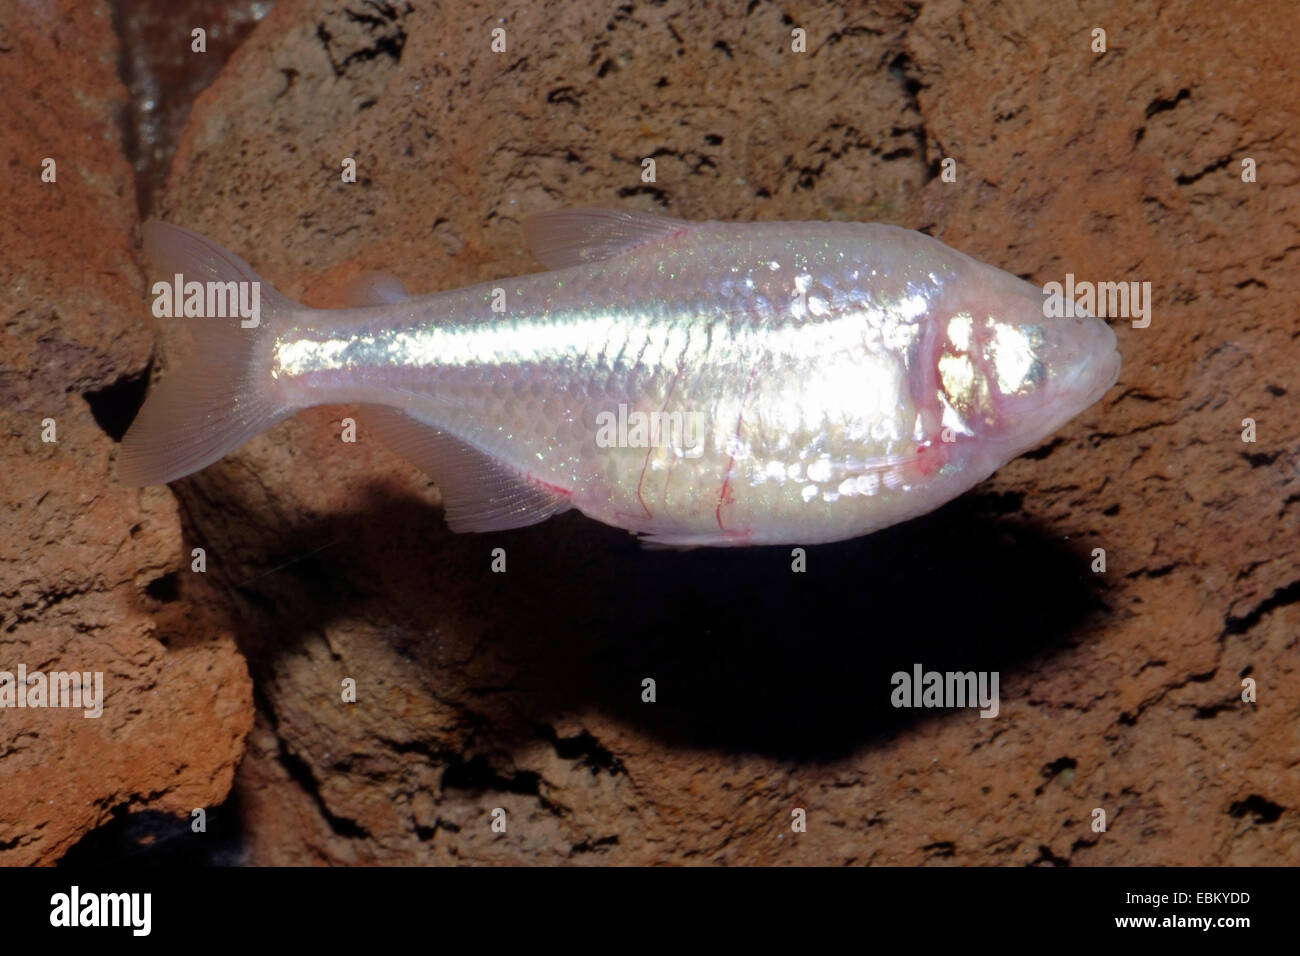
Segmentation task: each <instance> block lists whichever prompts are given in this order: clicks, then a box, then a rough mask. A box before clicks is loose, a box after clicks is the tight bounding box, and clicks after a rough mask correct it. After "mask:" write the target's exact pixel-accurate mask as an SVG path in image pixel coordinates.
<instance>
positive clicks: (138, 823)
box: [57, 791, 243, 867]
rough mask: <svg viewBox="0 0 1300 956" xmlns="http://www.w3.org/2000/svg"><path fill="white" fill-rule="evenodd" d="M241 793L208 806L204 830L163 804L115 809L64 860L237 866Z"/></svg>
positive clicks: (87, 863)
mask: <svg viewBox="0 0 1300 956" xmlns="http://www.w3.org/2000/svg"><path fill="white" fill-rule="evenodd" d="M237 804H238V797H237V796H236V795H235V792H234V791H232V792H231V795H230V797H229V798H228V799H227V800H226V802H225V803H223V804H221V805H220V806H218V807H213V808H210V809H208V810H207V820H206V826H207V830H206V832H204V833H195V832H194V831H193V830H192V829H191V819H190V818H189V817H174V816H171V815H170V814H166V813H160V812H159V811H157V810H143V811H138V812H131V811H130V810H129V808H127V807H125V806H121V807H117V808H115V809H114V810H113V817H112V819H111V820H109V822H108V823H105V824H103V825H102V826H100V827H98V828H96V829H94V830H91V831H90V832H89V833H87V834H86V835H85V836H83V837H82V838H81V839H80V840H78V841H77V842H76V844H75V845H73V847H72V848H71V849H70V850H68V852H67V853H65V854H64V855H63V857H62V858H61V859H60V860H59V862H58V864H57V865H58V866H69V867H96V866H104V865H107V864H111V865H113V866H142V867H152V866H176V865H187V866H236V865H238V864H239V863H240V862H241V857H242V855H243V851H242V848H241V842H240V821H239V809H238V805H237Z"/></svg>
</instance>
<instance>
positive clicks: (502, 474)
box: [364, 405, 570, 532]
mask: <svg viewBox="0 0 1300 956" xmlns="http://www.w3.org/2000/svg"><path fill="white" fill-rule="evenodd" d="M364 414H365V422H364V425H365V426H368V427H369V429H370V430H371V431H373V432H374V434H375V437H377V438H378V439H379V440H380V441H382V442H383V443H384V444H386V445H388V446H389V447H390V448H392V449H393V451H395V452H397V453H398V454H399V455H401V456H402V457H403V458H405V459H406V460H407V461H409V462H410V463H411V464H413V465H415V466H416V467H417V468H419V469H421V470H422V471H424V472H425V473H426V474H428V475H429V477H431V478H432V479H433V480H434V481H435V482H437V484H438V490H439V491H441V492H442V504H443V508H444V509H445V512H446V518H447V525H448V527H450V528H451V530H452V531H457V532H463V531H504V530H505V529H507V528H522V527H524V526H526V525H530V524H537V523H538V522H539V521H545V520H546V519H547V518H549V517H551V516H552V515H557V514H559V513H560V512H562V511H568V510H569V507H570V505H569V496H568V495H567V494H565V493H563V492H562V491H557V490H552V489H549V488H545V487H543V486H541V485H537V484H534V483H532V482H530V481H528V480H527V479H525V478H520V477H519V476H518V475H516V474H515V473H514V472H512V471H511V470H510V469H509V468H507V467H506V466H505V465H503V464H501V463H500V462H499V461H497V460H496V459H495V458H493V457H492V456H491V455H488V454H486V453H485V452H482V451H479V450H478V449H477V448H475V447H474V446H473V445H470V444H468V443H466V442H464V441H461V440H460V439H459V438H456V437H455V436H453V435H449V434H447V433H446V432H444V431H440V430H439V429H437V428H434V427H433V426H431V425H426V424H424V423H423V422H421V421H419V420H418V419H415V418H412V417H411V416H410V415H407V414H406V413H405V412H401V411H398V410H397V409H395V408H390V407H388V406H386V405H369V406H367V407H366V409H365V413H364Z"/></svg>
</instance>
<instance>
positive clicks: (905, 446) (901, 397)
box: [274, 223, 1113, 545]
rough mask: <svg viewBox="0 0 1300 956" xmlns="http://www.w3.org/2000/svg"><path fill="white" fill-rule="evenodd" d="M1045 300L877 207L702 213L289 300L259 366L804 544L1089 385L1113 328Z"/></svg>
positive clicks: (1024, 433) (704, 539)
mask: <svg viewBox="0 0 1300 956" xmlns="http://www.w3.org/2000/svg"><path fill="white" fill-rule="evenodd" d="M496 289H501V290H504V293H505V297H504V301H505V307H506V311H505V312H504V314H499V313H496V312H494V311H492V308H491V305H492V302H493V299H494V294H495V293H494V290H496ZM1041 303H1042V297H1041V294H1040V293H1039V291H1038V290H1037V289H1035V288H1034V287H1033V286H1030V285H1028V284H1027V283H1024V282H1022V281H1021V280H1019V279H1016V278H1014V277H1012V276H1009V275H1007V274H1006V273H1002V272H1000V271H999V270H996V269H993V268H992V267H989V266H985V265H982V264H980V263H978V262H976V261H975V260H972V259H970V258H968V257H966V256H964V255H962V254H961V253H959V252H956V251H955V250H952V249H949V248H948V247H946V246H944V245H943V244H941V243H939V242H937V241H936V240H933V239H931V238H929V237H927V236H924V235H921V234H919V233H914V232H909V231H907V230H903V229H898V228H895V227H890V226H881V225H874V224H835V223H773V224H763V223H755V224H723V223H699V224H692V228H690V229H689V230H688V231H684V232H683V233H682V235H680V236H679V237H676V238H673V239H670V240H666V241H664V242H659V243H656V244H652V245H647V246H646V247H644V248H641V249H636V250H633V251H631V252H628V253H626V254H624V255H622V256H619V257H617V258H614V259H610V260H608V261H602V262H594V263H589V264H582V265H576V266H572V267H569V268H564V269H557V270H554V271H551V272H544V273H538V274H535V275H527V276H522V277H517V278H512V279H507V280H500V281H497V282H491V283H485V284H482V285H478V286H473V287H469V288H466V289H461V290H456V291H453V292H446V293H439V294H436V295H432V296H427V297H423V298H419V299H411V300H407V301H404V302H401V303H398V304H396V305H390V306H384V307H376V308H370V309H355V310H343V311H339V312H336V313H328V314H326V313H318V312H309V313H304V315H303V317H302V321H301V322H300V323H299V324H298V325H296V326H295V327H294V328H292V329H290V330H288V331H286V332H284V333H283V334H282V335H281V336H280V337H279V339H278V341H277V344H276V351H275V359H274V361H275V366H274V369H275V372H274V374H275V375H276V377H277V380H278V381H279V382H280V385H281V387H282V389H283V392H284V394H285V395H286V396H287V397H288V398H289V400H291V401H292V403H294V404H295V405H298V406H302V405H308V404H320V403H326V402H354V401H362V402H372V403H378V404H385V405H390V406H392V407H395V408H399V409H401V410H403V411H405V412H407V413H408V414H409V415H411V416H413V417H415V418H417V419H418V420H420V421H422V422H424V423H426V424H429V425H432V426H434V427H436V428H438V429H440V430H441V431H443V432H446V433H448V434H451V435H454V436H457V437H458V438H460V439H462V440H464V441H465V442H467V443H469V444H470V445H472V446H473V447H475V448H477V449H479V450H481V451H483V452H485V453H487V454H488V455H491V456H492V457H493V458H495V459H497V460H498V461H500V462H501V463H503V464H504V465H506V466H507V467H508V468H510V469H511V470H513V471H514V472H516V473H517V474H519V475H522V476H526V478H527V479H528V480H529V481H533V482H537V483H540V484H542V485H545V486H547V487H548V488H551V489H554V490H556V491H558V492H560V493H562V494H564V495H566V496H568V498H569V500H570V503H571V504H572V506H574V507H576V508H578V509H579V510H581V511H582V512H584V513H585V514H587V515H589V516H591V517H593V518H596V519H598V520H600V521H603V522H606V523H608V524H611V525H614V526H617V527H621V528H626V529H628V530H630V531H633V532H637V533H639V534H645V535H649V536H651V537H652V539H653V540H658V541H661V542H663V543H667V544H680V545H691V544H723V545H726V544H759V543H770V542H792V543H808V544H812V543H817V542H822V541H832V540H837V539H842V538H847V537H852V536H855V535H858V534H863V533H865V532H868V531H872V530H875V529H877V528H880V527H883V526H885V525H888V524H892V523H894V522H897V521H901V520H904V519H906V518H909V517H912V516H914V515H917V514H920V513H923V512H925V511H929V510H931V509H933V508H934V507H936V506H938V505H939V504H941V503H943V502H944V501H947V500H949V499H950V498H952V497H954V496H956V495H957V494H960V493H961V492H963V491H965V490H966V489H968V488H969V487H971V486H972V485H974V484H975V483H977V482H978V481H980V480H982V479H983V478H984V477H986V476H987V475H988V474H989V473H990V472H992V471H993V470H994V469H995V468H997V467H998V466H1000V465H1001V464H1002V463H1003V462H1004V461H1006V460H1007V459H1009V458H1010V457H1013V456H1014V455H1015V454H1018V453H1019V452H1020V451H1022V450H1024V448H1026V447H1029V446H1031V445H1032V444H1034V443H1036V442H1037V441H1040V440H1041V439H1042V438H1043V437H1045V436H1046V435H1047V434H1050V432H1051V431H1052V430H1054V429H1055V428H1056V427H1058V426H1059V425H1060V424H1061V423H1062V422H1063V421H1065V420H1066V419H1068V418H1069V417H1071V416H1072V415H1073V414H1075V413H1076V412H1077V411H1079V410H1080V409H1081V408H1082V407H1086V404H1090V403H1091V402H1092V401H1095V398H1096V395H1099V394H1100V392H1098V388H1101V390H1102V391H1104V388H1102V387H1101V386H1100V385H1099V382H1100V379H1101V378H1104V377H1105V371H1104V370H1103V372H1101V373H1099V374H1098V375H1096V376H1083V375H1082V374H1081V373H1080V372H1079V361H1082V360H1081V359H1080V360H1079V361H1075V358H1077V356H1078V355H1083V354H1084V353H1085V352H1086V353H1088V356H1091V355H1092V352H1094V351H1098V350H1100V351H1101V352H1103V353H1104V352H1105V350H1106V349H1108V348H1109V349H1110V350H1112V351H1113V336H1111V337H1110V341H1109V343H1107V342H1106V341H1105V335H1109V330H1108V329H1105V326H1104V325H1102V324H1101V323H1097V324H1098V325H1100V326H1101V330H1102V331H1100V332H1099V331H1097V330H1096V329H1095V328H1092V327H1088V328H1087V329H1084V328H1083V327H1082V326H1080V327H1079V328H1074V327H1071V328H1070V329H1069V333H1070V335H1071V336H1073V337H1074V338H1072V339H1071V340H1070V341H1069V342H1067V343H1065V345H1061V344H1060V343H1059V342H1058V341H1057V338H1058V337H1057V336H1056V335H1055V334H1054V333H1053V332H1052V330H1050V329H1046V330H1044V326H1043V323H1044V320H1043V319H1042V305H1041ZM1088 321H1089V322H1094V323H1096V320H1088ZM1008 330H1010V331H1008ZM1087 336H1092V338H1091V339H1088V340H1087V341H1086V342H1085V341H1084V339H1085V338H1087ZM1094 339H1095V341H1094ZM1076 340H1077V341H1076ZM1049 345H1050V346H1051V348H1048V346H1049ZM1067 346H1068V347H1067ZM1017 349H1019V350H1021V352H1023V353H1024V354H1020V353H1019V352H1017V351H1016V350H1017ZM1053 350H1055V351H1053ZM1040 353H1041V354H1040ZM1071 362H1073V364H1071ZM1008 369H1011V370H1013V371H1011V372H1008ZM1017 376H1018V378H1017ZM1093 379H1096V381H1094V380H1093ZM1111 381H1113V374H1111ZM1109 384H1110V382H1106V383H1105V386H1106V387H1108V386H1109ZM1094 393H1096V395H1094ZM435 478H436V476H435Z"/></svg>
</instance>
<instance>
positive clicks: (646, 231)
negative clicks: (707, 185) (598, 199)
mask: <svg viewBox="0 0 1300 956" xmlns="http://www.w3.org/2000/svg"><path fill="white" fill-rule="evenodd" d="M695 225H696V223H693V222H687V221H686V220H685V219H669V218H668V217H666V216H655V215H652V214H650V213H648V212H631V211H629V210H626V209H595V208H592V209H560V210H556V211H555V212H542V213H537V214H535V215H533V216H531V217H529V218H528V219H527V220H525V221H524V238H525V239H526V240H527V242H528V248H529V249H530V250H532V253H533V257H534V258H536V259H537V261H538V262H540V263H541V264H542V265H544V266H546V268H548V269H563V268H565V267H566V266H577V265H582V264H583V263H585V262H603V261H604V260H606V259H613V258H614V257H615V256H621V255H622V254H623V253H625V252H630V251H631V250H633V249H636V248H638V247H640V246H644V245H648V244H650V243H653V242H663V241H664V240H665V239H670V238H672V237H674V236H678V235H681V234H682V233H684V232H686V231H687V230H688V229H691V228H692V227H694V226H695Z"/></svg>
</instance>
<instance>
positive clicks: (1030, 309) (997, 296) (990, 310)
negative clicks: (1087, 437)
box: [935, 267, 1120, 461]
mask: <svg viewBox="0 0 1300 956" xmlns="http://www.w3.org/2000/svg"><path fill="white" fill-rule="evenodd" d="M984 271H985V275H984V276H983V277H982V278H983V279H984V281H983V282H980V283H977V284H974V285H973V287H972V288H971V289H970V290H969V291H968V292H967V294H966V295H965V296H963V298H962V299H960V300H958V301H957V302H955V303H952V305H951V306H950V307H949V308H948V309H947V310H945V311H946V322H945V323H944V328H943V332H942V334H940V335H939V336H938V342H937V345H936V353H937V354H936V359H935V362H936V366H937V378H938V394H939V403H940V407H941V409H942V420H943V424H944V426H945V428H949V427H951V428H953V429H954V430H955V431H957V432H958V433H961V434H964V435H967V436H972V437H975V438H978V439H980V440H981V441H983V442H984V443H985V444H986V446H987V447H988V448H989V450H990V454H992V455H993V457H995V458H998V459H1000V460H1001V461H1007V460H1009V459H1011V458H1014V457H1015V456H1016V455H1018V454H1020V453H1021V452H1023V451H1026V450H1028V449H1030V448H1032V447H1034V446H1035V445H1037V444H1039V443H1040V442H1042V441H1043V440H1044V439H1045V438H1047V437H1048V436H1049V435H1051V434H1052V433H1053V432H1055V431H1057V430H1058V429H1059V428H1060V427H1061V426H1062V425H1064V424H1065V423H1066V422H1068V421H1069V420H1070V419H1072V418H1074V416H1076V415H1078V414H1079V413H1080V412H1082V411H1083V410H1084V409H1086V408H1088V407H1089V406H1090V405H1092V404H1093V403H1095V402H1096V401H1097V400H1099V399H1100V398H1101V396H1102V395H1103V394H1105V393H1106V391H1107V390H1108V389H1110V387H1111V386H1112V385H1114V384H1115V380H1116V378H1117V377H1118V375H1119V368H1120V354H1119V352H1118V350H1117V349H1116V347H1115V333H1114V332H1112V331H1111V330H1110V327H1109V326H1107V325H1106V323H1105V322H1103V321H1102V320H1100V319H1098V318H1094V317H1093V316H1091V315H1089V314H1087V313H1086V312H1084V311H1083V310H1081V309H1078V308H1073V309H1071V310H1067V308H1066V307H1067V306H1068V305H1073V304H1072V303H1064V302H1062V301H1061V297H1060V296H1059V295H1057V296H1055V297H1054V298H1053V297H1051V296H1049V295H1048V294H1047V293H1046V292H1045V291H1044V290H1042V289H1040V288H1038V287H1037V286H1034V285H1031V284H1030V283H1028V282H1025V281H1023V280H1021V279H1018V278H1016V277H1015V276H1012V275H1010V274H1008V273H1005V272H1002V271H1001V270H998V269H993V268H991V267H985V270H984ZM1067 311H1070V312H1072V314H1065V313H1066V312H1067Z"/></svg>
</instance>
